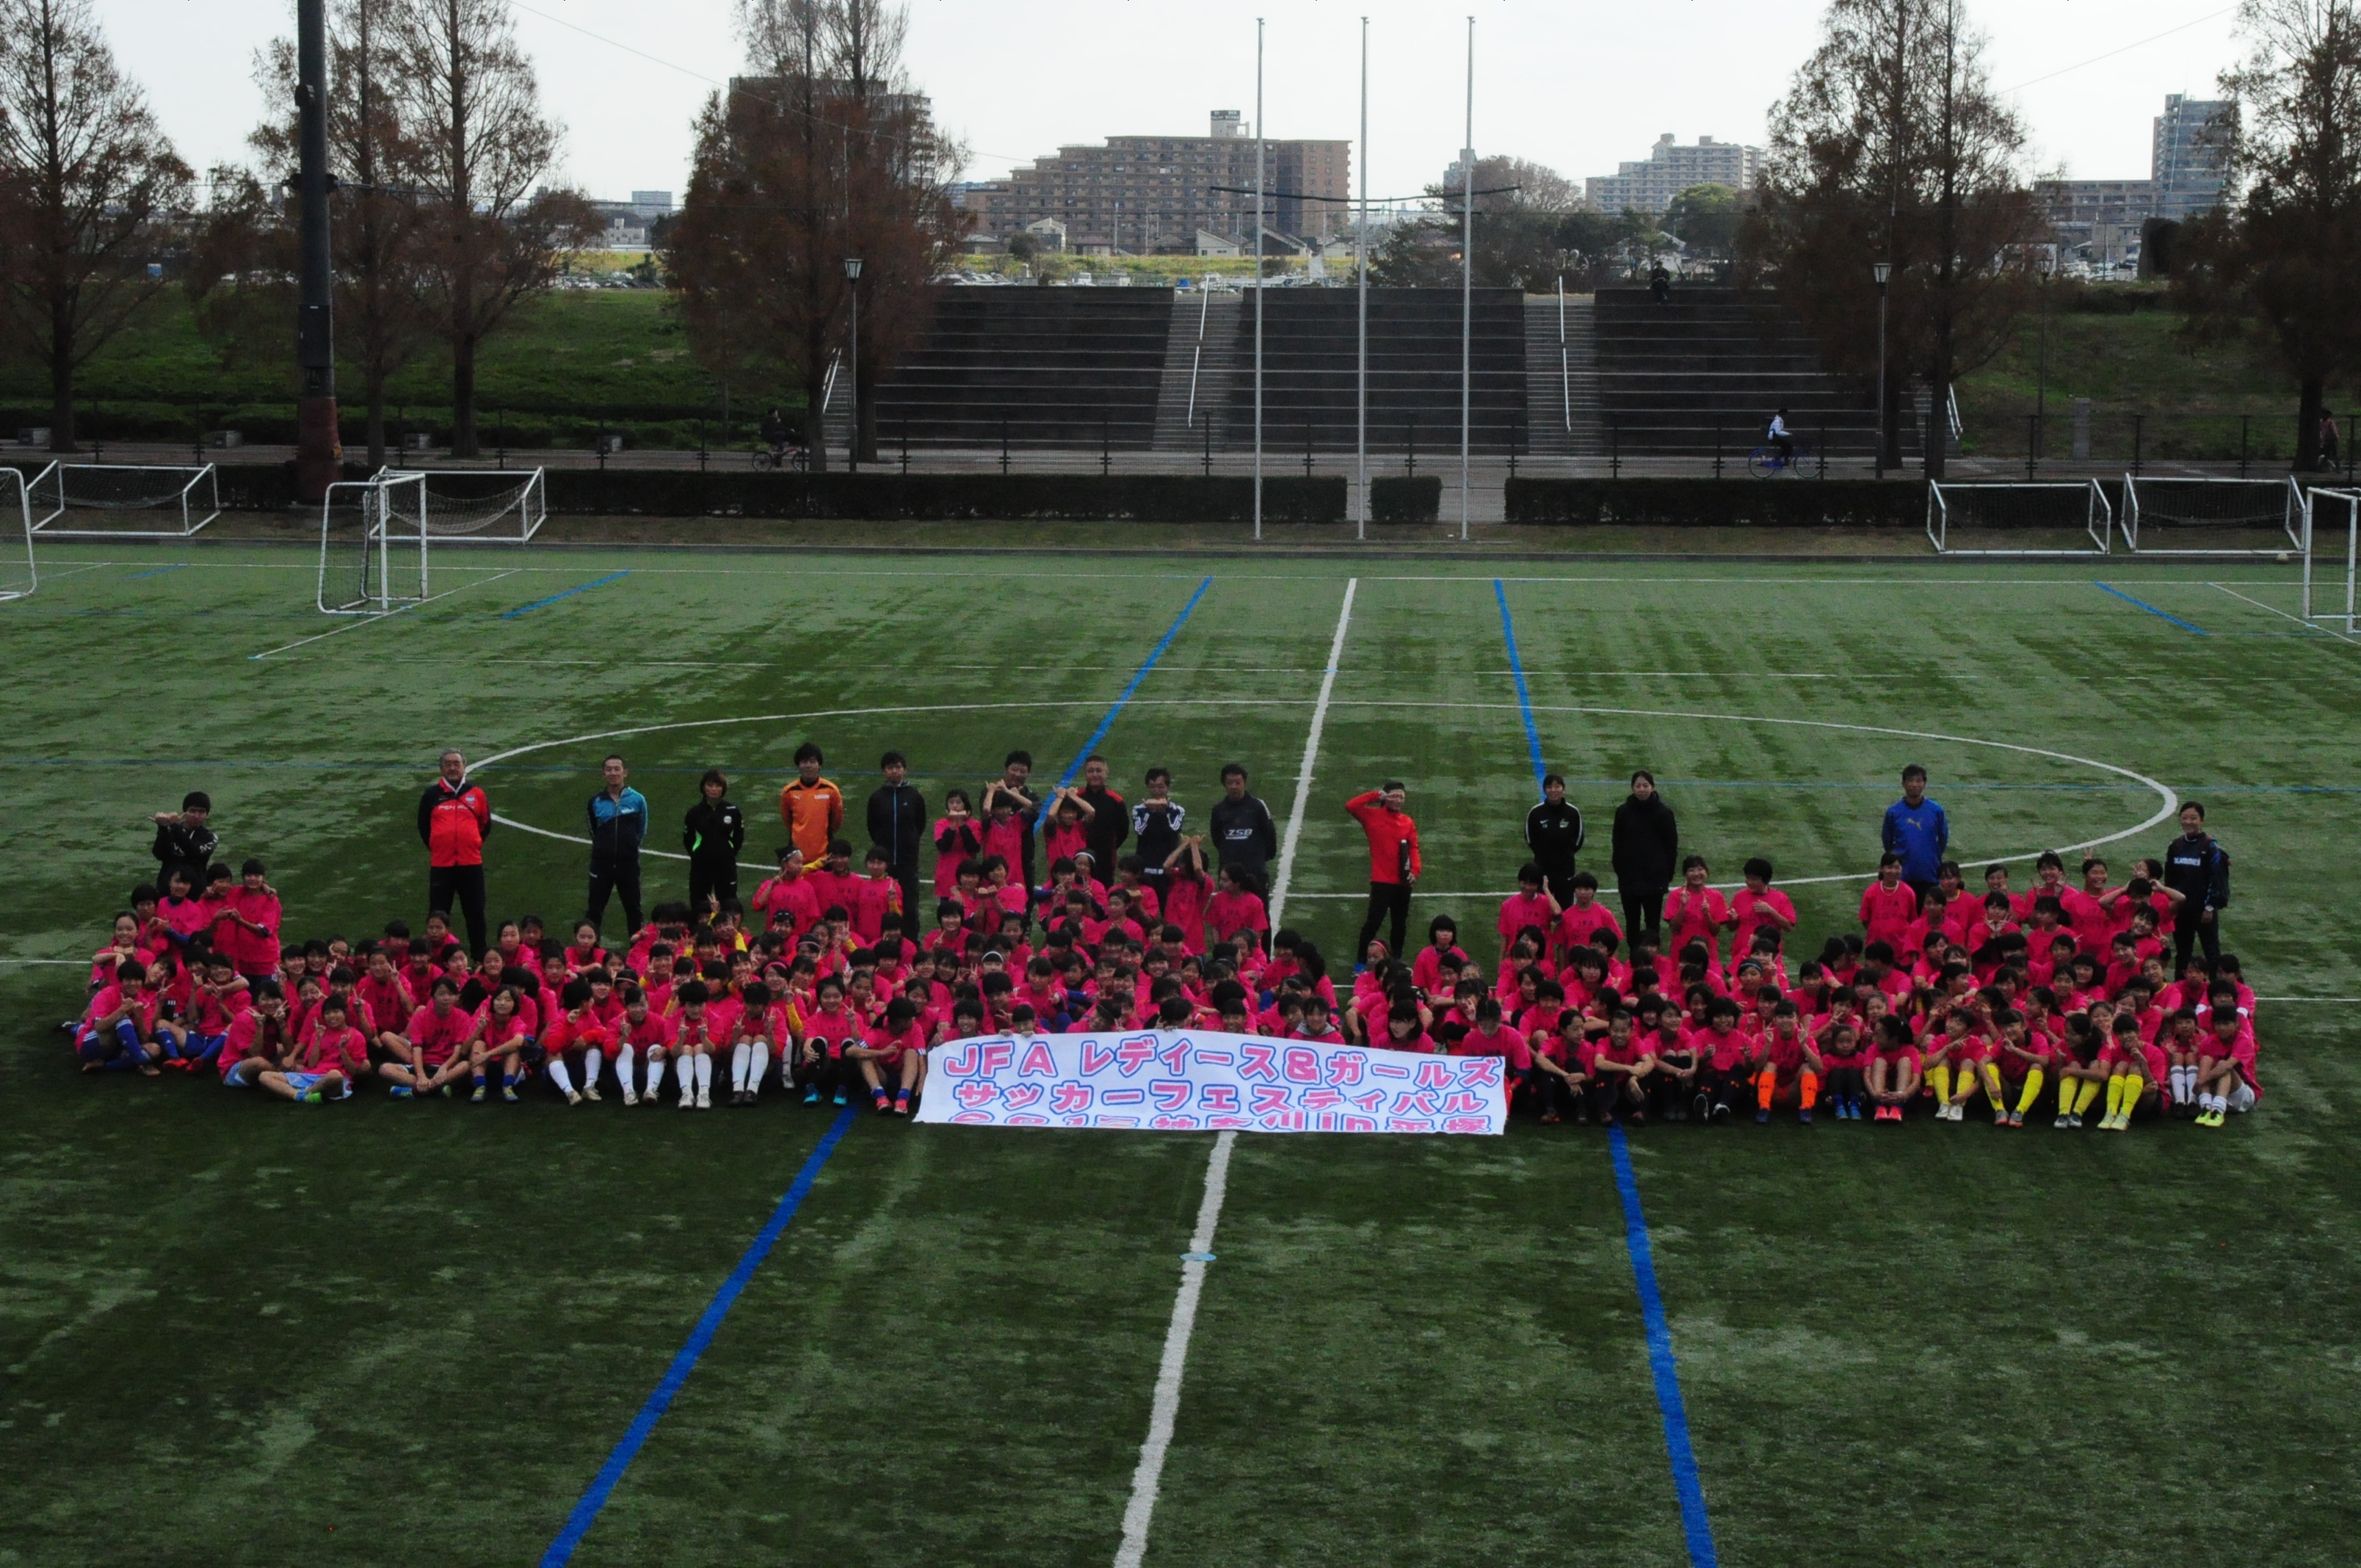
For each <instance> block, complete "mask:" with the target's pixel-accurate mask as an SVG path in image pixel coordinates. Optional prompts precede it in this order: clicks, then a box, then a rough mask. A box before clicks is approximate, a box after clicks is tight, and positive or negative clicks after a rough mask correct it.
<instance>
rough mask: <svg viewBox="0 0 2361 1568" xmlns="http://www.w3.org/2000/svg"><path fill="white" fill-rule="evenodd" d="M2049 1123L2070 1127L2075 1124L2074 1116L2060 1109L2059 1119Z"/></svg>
mask: <svg viewBox="0 0 2361 1568" xmlns="http://www.w3.org/2000/svg"><path fill="white" fill-rule="evenodd" d="M2073 1124H2074V1118H2073V1117H2072V1116H2070V1115H2068V1114H2067V1113H2065V1112H2063V1111H2060V1112H2059V1113H2058V1119H2057V1120H2056V1121H2054V1122H2052V1123H2050V1125H2051V1126H2053V1127H2070V1126H2072V1125H2073Z"/></svg>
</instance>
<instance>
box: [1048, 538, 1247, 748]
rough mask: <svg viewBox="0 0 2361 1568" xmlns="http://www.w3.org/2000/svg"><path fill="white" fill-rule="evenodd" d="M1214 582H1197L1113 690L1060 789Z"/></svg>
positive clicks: (1207, 579) (1104, 732) (1112, 722)
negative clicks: (1112, 703) (1110, 704)
mask: <svg viewBox="0 0 2361 1568" xmlns="http://www.w3.org/2000/svg"><path fill="white" fill-rule="evenodd" d="M1210 587H1213V577H1212V576H1207V577H1206V578H1205V579H1204V580H1203V581H1202V582H1201V583H1199V584H1198V585H1197V591H1196V592H1195V593H1193V594H1191V595H1190V596H1189V602H1188V603H1187V604H1184V605H1182V606H1181V607H1180V614H1179V615H1176V616H1174V617H1173V618H1172V624H1171V625H1170V626H1168V627H1166V628H1165V629H1164V635H1163V636H1161V637H1159V638H1158V639H1157V640H1156V646H1155V647H1153V648H1150V649H1149V650H1148V657H1147V658H1145V659H1143V660H1141V661H1140V664H1139V668H1137V670H1134V671H1133V672H1132V673H1131V679H1130V680H1128V681H1126V682H1125V683H1124V687H1123V690H1121V691H1119V692H1117V693H1115V706H1114V707H1110V708H1108V709H1107V710H1106V717H1105V718H1102V719H1100V720H1099V727H1098V728H1097V729H1093V730H1092V731H1091V738H1090V739H1089V740H1085V741H1083V742H1082V750H1081V751H1077V752H1075V753H1074V760H1073V761H1072V762H1068V763H1067V764H1066V771H1065V772H1064V773H1060V774H1059V775H1058V787H1059V788H1060V789H1063V788H1065V787H1066V786H1067V785H1068V784H1072V783H1073V782H1074V775H1075V774H1077V773H1081V772H1082V764H1083V763H1084V762H1089V761H1090V760H1091V753H1092V752H1093V751H1096V750H1098V744H1099V742H1100V741H1102V740H1105V739H1106V735H1107V731H1108V730H1110V729H1114V728H1115V720H1116V719H1117V718H1120V717H1121V716H1122V714H1123V709H1124V705H1125V704H1126V703H1128V702H1129V701H1130V700H1131V694H1132V693H1134V692H1136V691H1137V690H1138V689H1139V685H1140V683H1141V682H1142V681H1145V680H1146V679H1148V672H1149V671H1150V670H1153V669H1154V668H1156V661H1157V660H1159V659H1161V658H1162V657H1164V650H1166V649H1167V648H1170V647H1171V646H1172V640H1173V639H1174V638H1175V637H1178V636H1180V628H1181V627H1183V626H1185V625H1187V624H1188V620H1189V617H1190V614H1191V612H1192V611H1193V610H1195V609H1196V608H1197V601H1198V600H1199V599H1201V598H1204V597H1205V590H1207V589H1208V588H1210Z"/></svg>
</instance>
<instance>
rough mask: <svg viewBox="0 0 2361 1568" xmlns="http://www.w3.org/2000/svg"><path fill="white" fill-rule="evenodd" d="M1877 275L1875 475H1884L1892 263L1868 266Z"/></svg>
mask: <svg viewBox="0 0 2361 1568" xmlns="http://www.w3.org/2000/svg"><path fill="white" fill-rule="evenodd" d="M1870 271H1872V273H1874V274H1876V276H1877V477H1879V478H1881V479H1883V477H1885V280H1887V279H1889V278H1891V277H1893V276H1894V263H1892V262H1891V261H1880V262H1876V263H1873V264H1872V266H1871V267H1870Z"/></svg>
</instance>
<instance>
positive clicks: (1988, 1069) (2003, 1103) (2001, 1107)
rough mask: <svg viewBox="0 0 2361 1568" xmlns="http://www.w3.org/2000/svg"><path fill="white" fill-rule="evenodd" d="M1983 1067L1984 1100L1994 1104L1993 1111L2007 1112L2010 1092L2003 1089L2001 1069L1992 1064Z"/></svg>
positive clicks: (1986, 1063)
mask: <svg viewBox="0 0 2361 1568" xmlns="http://www.w3.org/2000/svg"><path fill="white" fill-rule="evenodd" d="M1982 1067H1983V1075H1984V1098H1985V1099H1986V1100H1989V1101H1991V1102H1992V1108H1993V1110H1995V1111H2005V1110H2007V1109H2008V1091H2006V1090H2004V1089H2003V1088H2002V1087H2001V1083H2000V1069H1999V1068H1998V1067H1996V1066H1994V1065H1993V1063H1991V1062H1985V1063H1983V1064H1982Z"/></svg>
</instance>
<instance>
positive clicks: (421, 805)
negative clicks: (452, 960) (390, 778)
mask: <svg viewBox="0 0 2361 1568" xmlns="http://www.w3.org/2000/svg"><path fill="white" fill-rule="evenodd" d="M491 830H492V803H491V801H490V799H489V797H488V796H487V795H485V794H484V788H483V786H482V785H481V784H469V783H468V782H467V758H465V757H463V756H461V755H460V754H459V749H458V748H457V747H456V746H455V747H453V748H452V749H451V750H449V751H445V752H444V753H443V771H442V775H441V776H440V777H439V778H437V779H436V780H435V781H434V783H433V784H428V785H427V786H426V793H425V794H424V795H420V796H419V797H418V837H419V839H420V841H421V842H423V844H425V846H426V867H427V871H426V907H427V908H428V909H429V910H430V911H434V912H437V913H440V914H441V915H443V916H445V918H448V917H449V916H450V915H451V912H452V905H453V904H454V903H455V902H456V905H457V906H458V912H459V914H460V915H461V916H465V917H466V920H467V950H468V951H469V952H471V953H473V954H474V955H475V956H476V957H477V958H479V959H480V958H482V957H483V956H484V839H486V838H487V837H488V836H489V834H490V833H491Z"/></svg>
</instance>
